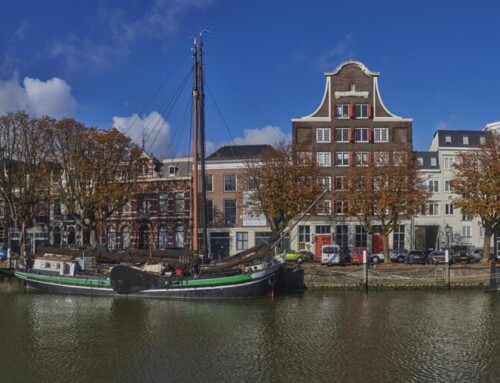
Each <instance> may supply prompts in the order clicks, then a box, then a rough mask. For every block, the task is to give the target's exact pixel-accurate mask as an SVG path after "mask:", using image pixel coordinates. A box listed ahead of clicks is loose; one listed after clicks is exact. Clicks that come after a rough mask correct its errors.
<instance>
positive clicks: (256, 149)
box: [206, 144, 272, 161]
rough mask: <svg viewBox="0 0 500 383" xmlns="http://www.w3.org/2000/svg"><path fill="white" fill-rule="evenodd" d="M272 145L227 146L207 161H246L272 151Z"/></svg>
mask: <svg viewBox="0 0 500 383" xmlns="http://www.w3.org/2000/svg"><path fill="white" fill-rule="evenodd" d="M271 148H272V146H271V145H267V144H262V145H227V146H222V147H220V148H219V149H217V150H216V151H215V152H214V153H212V154H211V155H209V156H208V157H207V158H206V160H207V161H220V160H245V159H249V158H255V157H258V156H260V154H261V153H262V152H263V151H265V150H267V149H271Z"/></svg>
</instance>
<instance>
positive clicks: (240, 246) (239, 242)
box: [236, 231, 248, 250]
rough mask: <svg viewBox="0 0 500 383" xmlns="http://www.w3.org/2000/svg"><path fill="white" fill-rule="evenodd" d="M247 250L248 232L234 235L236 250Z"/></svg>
mask: <svg viewBox="0 0 500 383" xmlns="http://www.w3.org/2000/svg"><path fill="white" fill-rule="evenodd" d="M245 249H248V232H246V231H240V232H237V233H236V250H245Z"/></svg>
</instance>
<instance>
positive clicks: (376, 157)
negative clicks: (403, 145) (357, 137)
mask: <svg viewBox="0 0 500 383" xmlns="http://www.w3.org/2000/svg"><path fill="white" fill-rule="evenodd" d="M373 162H374V163H375V166H385V165H388V164H389V153H387V152H374V153H373Z"/></svg>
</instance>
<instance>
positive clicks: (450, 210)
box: [444, 203, 453, 215]
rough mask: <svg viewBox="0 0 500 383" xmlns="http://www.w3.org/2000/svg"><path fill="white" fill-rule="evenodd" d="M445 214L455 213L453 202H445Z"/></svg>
mask: <svg viewBox="0 0 500 383" xmlns="http://www.w3.org/2000/svg"><path fill="white" fill-rule="evenodd" d="M444 215H453V204H452V203H445V204H444Z"/></svg>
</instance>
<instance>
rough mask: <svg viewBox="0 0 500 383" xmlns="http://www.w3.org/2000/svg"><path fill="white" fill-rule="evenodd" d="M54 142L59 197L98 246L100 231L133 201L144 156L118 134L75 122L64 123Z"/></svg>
mask: <svg viewBox="0 0 500 383" xmlns="http://www.w3.org/2000/svg"><path fill="white" fill-rule="evenodd" d="M50 137H51V146H50V148H51V153H52V155H53V156H54V159H55V160H56V161H57V163H58V164H59V165H60V167H61V174H60V177H59V178H58V187H57V190H56V191H55V194H57V195H58V196H59V198H60V200H61V202H62V203H63V204H64V205H65V206H66V208H67V210H68V213H69V214H71V215H72V216H73V218H74V219H75V221H76V222H77V223H78V224H79V225H80V226H81V227H82V228H86V229H88V230H89V232H90V233H91V245H92V246H95V245H96V244H97V243H98V241H97V230H96V228H97V226H98V225H99V224H100V223H102V222H103V221H105V220H106V219H107V218H109V217H110V216H111V215H112V214H113V213H115V212H116V211H118V210H119V209H121V208H122V207H123V206H124V205H125V204H126V203H127V202H128V201H129V199H130V196H131V192H132V188H133V185H134V181H135V179H136V177H137V174H138V166H139V163H140V161H139V160H140V156H141V154H142V151H141V150H140V149H139V148H138V147H137V146H136V145H134V144H133V143H132V142H131V140H130V139H129V138H128V137H126V136H125V135H123V134H122V133H120V132H119V131H118V130H116V129H114V128H113V129H109V130H99V129H96V128H87V127H85V126H84V125H82V124H81V123H79V122H77V121H75V120H73V119H63V120H60V121H58V122H57V124H56V126H55V128H54V129H52V130H51V132H50Z"/></svg>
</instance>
